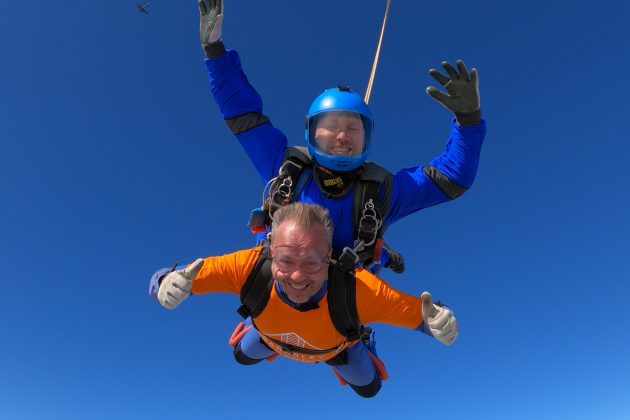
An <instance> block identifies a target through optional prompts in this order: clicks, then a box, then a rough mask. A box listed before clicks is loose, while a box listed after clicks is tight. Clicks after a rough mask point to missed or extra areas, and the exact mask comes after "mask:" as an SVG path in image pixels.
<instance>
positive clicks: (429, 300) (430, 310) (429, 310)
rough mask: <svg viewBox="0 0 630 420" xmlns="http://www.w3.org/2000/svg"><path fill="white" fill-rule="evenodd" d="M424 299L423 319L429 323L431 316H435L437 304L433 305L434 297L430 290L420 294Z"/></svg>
mask: <svg viewBox="0 0 630 420" xmlns="http://www.w3.org/2000/svg"><path fill="white" fill-rule="evenodd" d="M420 299H422V319H423V321H424V322H426V323H427V324H428V322H429V318H433V315H434V312H435V311H436V310H435V306H433V297H432V296H431V293H429V292H422V294H421V295H420Z"/></svg>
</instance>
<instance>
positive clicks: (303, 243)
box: [270, 219, 332, 303]
mask: <svg viewBox="0 0 630 420" xmlns="http://www.w3.org/2000/svg"><path fill="white" fill-rule="evenodd" d="M270 248H271V255H272V261H271V273H272V274H273V278H274V279H275V280H276V281H277V282H278V283H280V285H281V286H282V288H283V289H284V291H285V293H286V294H287V296H288V297H289V299H290V300H291V301H292V302H294V303H304V302H307V301H308V300H309V298H310V297H311V296H313V295H314V294H315V293H317V292H318V291H319V289H321V287H322V285H323V284H324V282H325V281H326V279H327V278H328V264H327V261H328V260H329V259H330V256H331V252H332V250H331V247H330V245H328V238H327V236H326V231H325V230H324V228H323V227H322V226H321V225H315V226H313V227H311V228H306V227H304V226H301V225H299V224H298V223H297V222H296V221H295V220H293V219H289V220H286V221H284V222H282V223H281V224H280V225H277V226H275V227H274V229H273V235H272V237H271V246H270Z"/></svg>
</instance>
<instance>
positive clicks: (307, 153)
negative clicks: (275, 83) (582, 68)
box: [198, 0, 486, 272]
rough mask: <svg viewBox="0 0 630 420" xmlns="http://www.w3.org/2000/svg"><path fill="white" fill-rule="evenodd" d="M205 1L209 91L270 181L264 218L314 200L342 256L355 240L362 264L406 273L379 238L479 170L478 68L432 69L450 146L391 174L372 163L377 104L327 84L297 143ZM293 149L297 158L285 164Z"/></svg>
mask: <svg viewBox="0 0 630 420" xmlns="http://www.w3.org/2000/svg"><path fill="white" fill-rule="evenodd" d="M198 5H199V12H200V39H201V44H202V47H203V50H204V52H205V55H206V60H205V63H206V66H207V69H208V75H209V80H210V88H211V91H212V94H213V96H214V99H215V101H216V104H217V106H218V108H219V110H220V112H221V113H222V115H223V117H224V119H225V121H226V123H227V125H228V127H229V128H230V130H231V131H232V133H233V134H234V135H235V136H236V138H237V139H238V141H239V142H240V144H241V146H242V147H243V149H244V150H245V152H246V153H247V155H248V156H249V158H250V160H251V161H252V163H253V164H254V166H255V167H256V170H257V171H258V174H259V175H260V178H261V180H262V182H263V185H266V186H268V187H269V199H268V200H267V202H266V204H265V205H264V206H263V208H262V210H261V214H262V215H261V214H258V216H260V217H262V220H261V221H259V222H260V223H258V224H263V225H269V224H271V222H272V219H273V211H274V208H277V207H278V206H280V205H282V204H283V203H286V202H289V201H303V202H307V203H317V204H320V205H322V206H324V207H326V208H327V209H328V211H329V212H330V216H331V218H332V220H333V222H334V226H335V230H334V237H333V250H334V252H335V253H336V254H337V255H339V254H341V252H342V251H343V250H344V248H345V247H348V248H350V249H352V250H353V251H354V252H355V253H356V254H358V255H357V261H358V263H359V264H363V265H364V266H365V267H366V268H368V269H370V270H371V271H373V272H378V271H379V269H380V267H381V266H384V267H388V268H390V269H392V270H393V271H395V272H402V270H403V269H404V262H403V259H402V257H401V256H400V255H399V254H398V253H396V252H395V251H393V250H392V249H391V248H389V247H387V245H385V244H384V243H383V241H382V237H383V234H384V231H385V229H386V227H387V226H389V225H390V224H392V223H394V222H396V221H397V220H399V219H401V218H403V217H405V216H408V215H410V214H412V213H415V212H416V211H418V210H421V209H423V208H426V207H429V206H433V205H435V204H439V203H443V202H447V201H450V200H452V199H455V198H457V197H459V196H460V195H462V194H463V193H464V192H466V191H467V190H468V189H469V188H470V186H471V185H472V183H473V181H474V179H475V175H476V172H477V166H478V163H479V155H480V152H481V145H482V142H483V139H484V137H485V133H486V123H485V121H484V120H483V119H482V118H481V111H480V104H479V92H478V78H477V71H476V69H474V68H473V69H472V70H471V71H470V73H469V72H468V70H467V69H466V66H465V65H464V63H463V61H461V60H458V61H457V69H455V68H454V67H453V66H452V65H450V64H449V63H448V62H443V63H442V66H443V67H444V69H445V70H446V73H447V75H444V74H441V73H440V72H438V71H437V70H435V69H431V70H430V71H429V74H430V75H431V76H433V77H434V78H435V79H436V80H437V81H438V82H439V83H440V85H442V86H443V87H444V88H445V89H446V91H447V93H444V92H442V91H440V90H438V89H436V88H435V87H432V86H431V87H428V88H427V89H426V91H427V93H428V94H429V95H430V96H431V97H432V98H434V99H435V100H436V101H438V102H439V103H441V104H442V105H443V106H444V107H446V108H447V109H448V110H450V111H451V112H452V113H453V114H454V116H455V118H453V119H452V121H451V133H450V137H449V139H448V142H447V144H446V147H445V150H444V152H443V153H442V154H440V155H439V156H437V157H435V158H434V159H433V160H431V161H430V162H429V163H428V164H427V165H424V166H422V165H419V166H416V167H412V168H405V169H402V170H400V171H398V172H397V173H395V174H391V173H389V172H388V171H386V170H384V169H383V168H381V167H380V166H378V165H376V164H374V163H371V162H366V158H367V156H368V154H369V152H370V149H371V145H372V143H371V141H372V128H373V118H372V113H371V111H370V108H369V107H368V106H367V104H366V103H365V102H364V101H363V99H362V98H361V97H360V96H359V95H358V94H356V93H355V92H353V91H352V90H350V89H349V88H346V87H338V88H332V89H328V90H326V91H324V92H323V93H322V94H321V95H319V96H318V97H317V98H316V99H315V100H314V101H313V103H312V105H311V106H310V108H309V110H308V115H307V127H306V131H305V138H306V149H304V150H302V152H303V153H300V152H299V151H298V152H295V150H297V149H295V148H292V147H288V142H287V138H286V136H285V135H284V134H283V133H282V132H281V131H280V130H278V129H277V128H275V127H274V126H273V125H272V124H271V122H270V120H269V118H268V117H267V116H266V115H264V114H263V110H262V99H261V97H260V96H259V95H258V93H257V92H256V90H255V89H254V88H253V87H252V86H251V85H250V84H249V82H248V80H247V77H246V76H245V74H244V73H243V70H242V68H241V62H240V58H239V55H238V53H237V52H236V51H234V50H226V48H225V46H224V44H223V41H222V22H223V16H224V14H223V0H198ZM295 154H297V155H299V156H300V157H299V158H298V159H293V160H292V162H293V163H294V164H291V163H290V162H289V164H287V161H289V160H291V159H290V157H291V156H292V155H295ZM296 162H297V166H301V168H300V170H299V171H298V172H299V173H298V175H296V176H294V177H293V178H292V177H291V176H285V175H286V174H285V175H282V173H283V172H282V171H285V172H287V171H289V170H290V169H292V166H296V164H295V163H296ZM279 174H280V175H282V176H279ZM287 178H288V179H289V181H287V180H286V179H287ZM296 181H297V182H296ZM297 184H299V185H297ZM370 185H371V187H370ZM374 185H376V187H374ZM375 188H376V193H374V189H375ZM359 192H360V193H359ZM255 224H256V223H254V225H255ZM267 227H268V226H267ZM263 236H264V232H262V235H261V237H263Z"/></svg>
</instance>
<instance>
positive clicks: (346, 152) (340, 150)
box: [331, 146, 352, 156]
mask: <svg viewBox="0 0 630 420" xmlns="http://www.w3.org/2000/svg"><path fill="white" fill-rule="evenodd" d="M331 154H333V155H339V156H350V155H352V149H351V148H349V147H342V146H336V147H333V148H332V149H331Z"/></svg>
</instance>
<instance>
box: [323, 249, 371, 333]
mask: <svg viewBox="0 0 630 420" xmlns="http://www.w3.org/2000/svg"><path fill="white" fill-rule="evenodd" d="M346 249H348V248H346ZM348 250H349V249H348ZM346 258H347V260H346ZM354 262H355V260H354V258H353V257H351V256H350V255H348V252H347V251H346V250H344V252H343V254H341V256H340V257H339V260H338V261H337V263H335V264H333V265H331V267H330V269H329V270H328V293H327V295H328V297H327V299H328V312H329V313H330V319H331V321H332V323H333V325H334V326H335V328H336V329H337V331H339V333H340V334H342V335H343V336H345V337H346V338H347V339H348V340H351V341H352V340H358V339H359V338H361V335H362V333H363V326H362V325H361V324H360V322H359V313H358V311H357V290H356V278H355V275H354V267H353V266H354Z"/></svg>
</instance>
